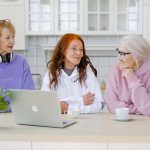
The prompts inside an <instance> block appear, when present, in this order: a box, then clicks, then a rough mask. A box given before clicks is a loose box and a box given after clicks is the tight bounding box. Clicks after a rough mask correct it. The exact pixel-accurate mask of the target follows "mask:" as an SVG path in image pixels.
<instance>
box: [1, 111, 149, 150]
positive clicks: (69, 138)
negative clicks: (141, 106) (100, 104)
mask: <svg viewBox="0 0 150 150" xmlns="http://www.w3.org/2000/svg"><path fill="white" fill-rule="evenodd" d="M64 117H65V118H66V116H64ZM113 117H114V115H113V114H110V113H99V114H83V115H81V116H80V118H79V119H76V121H77V123H76V124H73V125H71V126H69V127H67V128H49V127H36V126H25V125H16V124H15V123H14V121H13V116H12V114H0V141H1V142H0V150H1V149H2V147H3V146H4V147H5V148H6V150H12V148H13V146H14V150H43V149H44V150H51V149H52V150H58V149H65V150H69V149H72V150H75V149H76V150H80V149H82V150H84V149H86V150H90V149H93V150H94V149H95V150H120V148H121V150H126V149H128V150H130V147H131V149H132V150H133V149H136V150H141V149H142V150H150V117H146V116H140V115H132V116H131V117H132V118H133V121H128V122H119V121H115V120H114V119H113ZM17 144H18V145H17ZM9 146H10V147H9ZM126 146H128V148H127V147H126ZM3 149H4V148H3Z"/></svg>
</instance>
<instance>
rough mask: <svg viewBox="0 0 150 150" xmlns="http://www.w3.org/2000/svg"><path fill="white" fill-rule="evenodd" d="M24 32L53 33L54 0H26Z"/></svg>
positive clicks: (33, 33) (32, 33)
mask: <svg viewBox="0 0 150 150" xmlns="http://www.w3.org/2000/svg"><path fill="white" fill-rule="evenodd" d="M25 9H26V34H28V35H29V34H31V35H35V34H44V35H45V34H48V35H49V34H54V10H55V7H54V0H44V1H43V0H27V1H25Z"/></svg>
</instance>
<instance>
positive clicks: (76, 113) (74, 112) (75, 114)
mask: <svg viewBox="0 0 150 150" xmlns="http://www.w3.org/2000/svg"><path fill="white" fill-rule="evenodd" d="M68 115H70V117H71V118H74V119H76V118H78V117H79V115H80V112H79V110H71V111H69V113H68Z"/></svg>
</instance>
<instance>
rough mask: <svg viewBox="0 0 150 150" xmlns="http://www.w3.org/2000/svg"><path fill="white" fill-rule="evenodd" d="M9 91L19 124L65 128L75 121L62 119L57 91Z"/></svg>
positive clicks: (16, 120) (14, 113)
mask: <svg viewBox="0 0 150 150" xmlns="http://www.w3.org/2000/svg"><path fill="white" fill-rule="evenodd" d="M9 92H10V103H11V108H12V112H13V116H14V120H15V122H16V123H17V124H23V125H36V126H48V127H61V128H63V127H66V126H68V125H71V124H73V123H75V121H73V120H62V115H61V108H60V103H59V98H58V95H57V93H56V92H55V91H40V90H23V89H21V90H20V89H9Z"/></svg>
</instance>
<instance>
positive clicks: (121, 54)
mask: <svg viewBox="0 0 150 150" xmlns="http://www.w3.org/2000/svg"><path fill="white" fill-rule="evenodd" d="M116 51H117V52H118V53H119V55H120V56H124V57H125V55H129V54H131V53H124V52H122V51H119V48H116Z"/></svg>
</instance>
